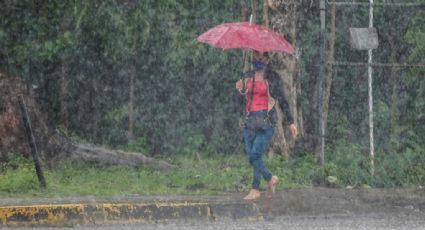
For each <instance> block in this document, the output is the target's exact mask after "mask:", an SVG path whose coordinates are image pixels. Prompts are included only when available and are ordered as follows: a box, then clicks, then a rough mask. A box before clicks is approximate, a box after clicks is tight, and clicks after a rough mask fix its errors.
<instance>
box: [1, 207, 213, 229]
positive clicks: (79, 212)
mask: <svg viewBox="0 0 425 230" xmlns="http://www.w3.org/2000/svg"><path fill="white" fill-rule="evenodd" d="M179 218H206V219H213V216H212V212H211V209H210V206H209V204H208V203H204V202H155V203H140V204H134V203H101V204H48V205H22V206H0V227H1V226H11V227H16V226H72V225H77V224H80V225H98V224H99V225H101V224H118V223H129V224H131V223H147V222H158V221H167V220H172V219H179Z"/></svg>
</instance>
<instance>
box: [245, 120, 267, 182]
mask: <svg viewBox="0 0 425 230" xmlns="http://www.w3.org/2000/svg"><path fill="white" fill-rule="evenodd" d="M251 115H254V116H255V115H256V114H255V112H254V113H251V114H250V116H251ZM273 134H274V125H273V124H272V123H269V124H268V125H267V126H266V127H265V129H264V130H251V129H249V128H246V127H245V128H244V130H243V137H244V142H245V151H246V154H247V157H248V160H249V163H250V165H251V166H252V168H253V170H254V175H253V179H252V188H253V189H257V190H258V189H259V188H260V183H261V177H263V178H264V179H265V180H266V181H270V179H271V178H272V174H271V173H270V171H269V170H268V169H267V167H266V165H265V164H264V162H263V154H264V152H265V151H266V150H267V147H268V146H269V144H270V141H271V139H272V137H273Z"/></svg>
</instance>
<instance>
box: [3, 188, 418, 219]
mask: <svg viewBox="0 0 425 230" xmlns="http://www.w3.org/2000/svg"><path fill="white" fill-rule="evenodd" d="M243 195H244V194H230V195H224V196H175V197H171V196H135V197H126V198H99V197H74V198H71V197H66V198H25V199H4V198H0V227H2V226H73V225H103V224H119V223H125V224H132V223H160V222H167V221H170V220H176V219H183V220H188V219H197V220H205V221H220V220H224V219H242V218H243V219H249V220H261V219H267V218H274V217H279V216H323V215H325V216H350V215H367V214H368V213H375V214H376V213H402V214H403V215H416V216H417V215H419V216H423V217H424V218H425V190H424V189H410V190H408V189H397V190H379V189H351V190H347V189H327V188H305V189H290V190H282V191H278V192H277V193H276V194H275V196H274V197H273V198H272V199H266V198H265V197H264V196H263V197H262V198H261V199H259V200H258V201H255V202H245V201H243V200H242V197H243Z"/></svg>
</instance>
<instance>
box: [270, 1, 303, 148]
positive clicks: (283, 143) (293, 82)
mask: <svg viewBox="0 0 425 230" xmlns="http://www.w3.org/2000/svg"><path fill="white" fill-rule="evenodd" d="M267 3H268V9H267V10H268V13H269V15H268V17H267V18H268V19H269V20H270V27H271V29H273V30H274V31H277V32H279V33H280V34H282V35H284V36H285V38H286V39H287V40H288V41H289V42H291V44H292V45H293V46H296V8H297V4H296V2H293V1H289V3H288V2H286V1H276V0H274V1H273V0H268V1H267ZM272 65H273V67H274V70H275V71H276V72H277V73H278V74H279V75H280V76H281V78H282V81H283V86H282V87H283V89H284V91H285V95H286V98H287V100H288V103H289V106H290V110H291V111H292V114H293V116H294V121H295V122H296V123H299V116H298V109H299V108H298V107H297V103H296V102H297V85H298V84H297V79H296V74H297V72H298V71H296V69H297V62H296V59H295V57H293V56H290V55H287V54H276V53H274V54H272ZM282 121H283V114H282V113H281V112H279V113H278V124H282ZM287 125H289V124H285V126H284V127H286V126H287ZM284 127H282V126H278V128H277V130H276V135H275V136H274V138H273V141H272V144H271V148H270V150H269V156H271V155H272V153H273V152H281V153H283V154H284V155H289V154H290V153H289V152H290V149H292V148H293V146H294V143H295V141H294V139H292V138H291V137H290V135H289V133H288V132H286V131H285V130H284ZM300 131H302V130H300ZM301 135H302V133H301Z"/></svg>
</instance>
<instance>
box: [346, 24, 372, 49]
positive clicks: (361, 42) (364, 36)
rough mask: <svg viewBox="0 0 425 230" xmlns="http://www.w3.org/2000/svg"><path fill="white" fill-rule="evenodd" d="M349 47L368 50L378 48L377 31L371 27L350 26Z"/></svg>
mask: <svg viewBox="0 0 425 230" xmlns="http://www.w3.org/2000/svg"><path fill="white" fill-rule="evenodd" d="M350 44H351V48H353V49H357V50H369V49H376V48H378V32H377V30H376V28H375V27H372V28H350Z"/></svg>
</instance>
